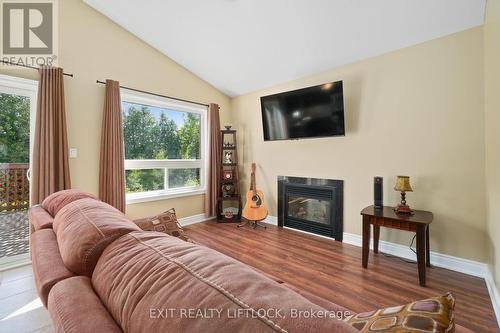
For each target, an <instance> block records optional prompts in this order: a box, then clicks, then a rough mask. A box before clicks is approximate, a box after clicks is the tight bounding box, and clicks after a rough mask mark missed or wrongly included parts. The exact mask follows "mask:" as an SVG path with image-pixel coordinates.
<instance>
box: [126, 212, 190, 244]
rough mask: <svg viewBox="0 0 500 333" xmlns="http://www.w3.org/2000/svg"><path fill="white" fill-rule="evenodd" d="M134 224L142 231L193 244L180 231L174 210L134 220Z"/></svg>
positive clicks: (182, 231)
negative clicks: (166, 235)
mask: <svg viewBox="0 0 500 333" xmlns="http://www.w3.org/2000/svg"><path fill="white" fill-rule="evenodd" d="M134 223H135V224H137V226H138V227H139V228H141V229H142V230H144V231H157V232H164V233H166V234H169V235H170V236H174V237H177V238H180V239H182V240H183V241H186V242H190V243H194V242H193V241H192V240H191V239H189V237H188V236H186V234H185V233H184V230H182V227H181V225H180V224H179V221H177V216H176V214H175V209H174V208H171V209H169V210H167V211H166V212H163V213H161V214H158V215H156V216H151V217H146V218H142V219H138V220H134Z"/></svg>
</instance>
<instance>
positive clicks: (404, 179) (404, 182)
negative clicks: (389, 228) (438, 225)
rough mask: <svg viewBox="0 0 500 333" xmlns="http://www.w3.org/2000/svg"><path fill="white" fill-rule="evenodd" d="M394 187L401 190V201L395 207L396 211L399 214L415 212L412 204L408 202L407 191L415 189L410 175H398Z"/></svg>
mask: <svg viewBox="0 0 500 333" xmlns="http://www.w3.org/2000/svg"><path fill="white" fill-rule="evenodd" d="M394 189H395V190H396V191H399V192H401V203H400V204H399V205H398V206H397V207H396V208H394V211H395V212H396V213H397V214H413V211H412V210H411V209H410V206H408V205H407V204H406V192H413V189H412V188H411V185H410V177H408V176H398V178H397V179H396V186H394Z"/></svg>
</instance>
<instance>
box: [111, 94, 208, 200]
mask: <svg viewBox="0 0 500 333" xmlns="http://www.w3.org/2000/svg"><path fill="white" fill-rule="evenodd" d="M121 94H122V111H123V136H124V141H125V180H126V193H127V195H126V196H127V203H134V202H140V201H149V200H157V199H163V198H168V197H178V196H185V195H195V194H202V193H205V170H206V167H205V162H206V158H205V152H206V138H205V133H206V130H205V128H206V114H207V108H206V107H205V106H200V105H197V104H193V103H188V102H181V101H176V100H172V99H168V98H164V97H157V96H154V95H148V94H142V93H137V92H133V93H132V92H130V91H128V90H122V92H121Z"/></svg>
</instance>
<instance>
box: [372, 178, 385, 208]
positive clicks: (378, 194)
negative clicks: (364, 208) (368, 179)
mask: <svg viewBox="0 0 500 333" xmlns="http://www.w3.org/2000/svg"><path fill="white" fill-rule="evenodd" d="M373 199H374V200H373V206H374V207H375V209H382V207H383V206H384V178H382V177H374V178H373Z"/></svg>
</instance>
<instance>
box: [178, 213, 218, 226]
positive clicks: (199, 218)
mask: <svg viewBox="0 0 500 333" xmlns="http://www.w3.org/2000/svg"><path fill="white" fill-rule="evenodd" d="M214 218H215V217H214V216H209V217H207V216H205V214H197V215H192V216H186V217H181V218H179V219H177V220H178V221H179V224H180V225H181V226H183V227H185V226H188V225H191V224H195V223H200V222H205V221H209V220H213V219H214Z"/></svg>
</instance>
